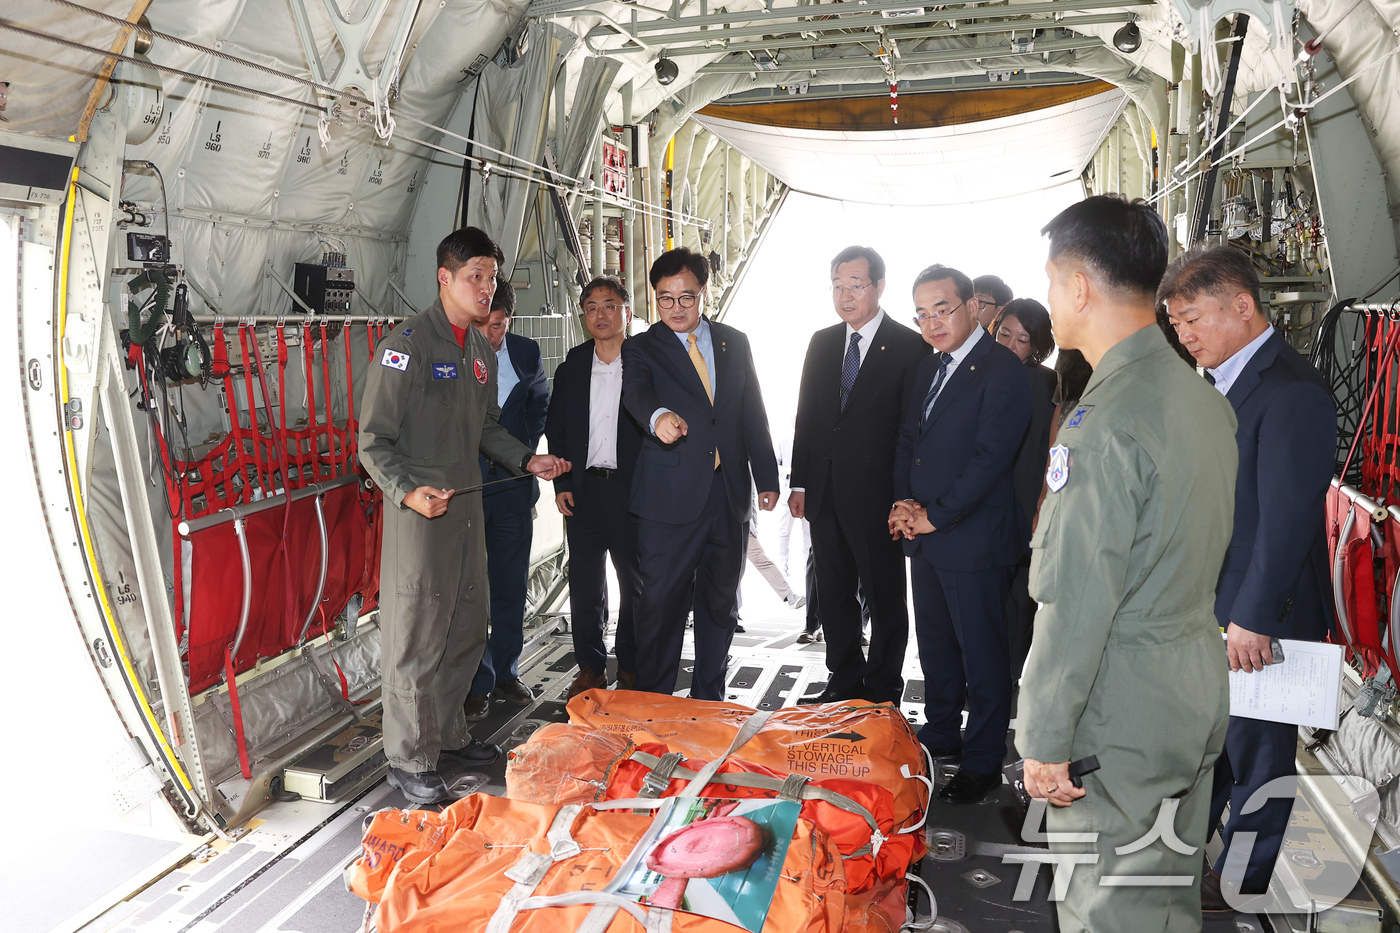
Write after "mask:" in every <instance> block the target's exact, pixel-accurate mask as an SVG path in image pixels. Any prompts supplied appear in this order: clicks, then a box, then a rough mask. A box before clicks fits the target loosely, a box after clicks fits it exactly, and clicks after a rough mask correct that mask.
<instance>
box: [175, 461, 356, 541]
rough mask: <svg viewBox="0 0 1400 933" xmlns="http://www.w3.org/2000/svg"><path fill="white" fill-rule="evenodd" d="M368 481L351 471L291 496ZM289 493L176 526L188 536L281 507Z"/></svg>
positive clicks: (294, 498) (304, 496) (233, 507)
mask: <svg viewBox="0 0 1400 933" xmlns="http://www.w3.org/2000/svg"><path fill="white" fill-rule="evenodd" d="M362 482H365V483H367V482H368V481H367V480H365V479H364V478H363V477H361V476H359V475H357V474H354V473H351V474H350V475H348V476H341V477H337V478H336V479H330V480H325V481H324V482H320V483H309V484H307V485H306V486H303V487H301V488H300V489H293V490H292V493H291V496H292V501H293V502H298V501H300V500H302V499H305V498H307V497H308V496H317V495H324V494H325V493H328V492H330V491H331V490H332V489H339V488H340V487H342V486H351V485H355V484H357V483H362ZM286 500H287V494H286V493H285V492H279V493H277V495H275V496H268V497H267V498H266V499H259V500H258V501H257V502H246V503H239V504H238V505H231V506H229V507H228V508H226V509H220V510H219V511H217V512H214V513H212V514H210V515H201V516H199V517H198V518H187V519H185V520H184V521H182V522H180V524H179V525H177V526H176V528H177V530H178V531H179V532H180V534H181V536H183V537H186V538H188V537H189V536H190V535H192V534H194V533H195V532H197V531H203V530H204V529H206V528H213V527H214V526H216V525H222V524H224V523H226V522H231V521H234V520H235V519H239V518H248V517H249V516H252V515H256V514H257V513H259V512H266V511H267V510H268V509H275V508H279V507H281V506H283V505H285V504H286Z"/></svg>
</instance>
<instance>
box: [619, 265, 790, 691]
mask: <svg viewBox="0 0 1400 933" xmlns="http://www.w3.org/2000/svg"><path fill="white" fill-rule="evenodd" d="M709 278H710V268H709V264H708V263H707V262H706V261H705V258H704V257H703V256H701V255H700V254H699V253H693V252H691V251H690V250H688V249H684V248H680V249H673V250H668V251H667V252H665V253H662V254H661V255H660V256H659V257H658V258H657V260H656V262H654V263H653V264H652V267H651V275H650V279H651V286H652V288H653V289H655V291H656V306H657V308H658V310H659V312H660V317H661V320H660V321H658V322H657V323H656V324H653V325H652V326H651V328H650V329H649V330H647V331H646V332H645V333H643V334H638V335H637V336H636V337H633V338H632V339H630V340H628V341H626V342H624V343H623V345H622V401H623V404H624V405H625V406H626V407H627V411H628V412H629V413H631V415H632V417H633V418H635V419H637V423H638V424H640V425H642V426H643V427H644V428H645V429H646V432H647V437H646V440H645V441H644V442H643V444H642V450H641V454H640V455H639V456H638V458H637V473H636V476H635V477H634V478H633V481H632V512H633V514H635V515H636V516H637V520H638V521H637V543H638V548H639V551H640V555H641V569H642V601H641V605H640V608H639V609H638V611H637V620H638V621H637V689H638V690H649V691H652V692H653V693H667V694H669V693H673V692H674V691H675V689H676V677H677V674H678V673H679V670H680V660H681V649H682V646H683V644H684V640H685V617H686V612H687V610H688V609H690V608H691V605H692V601H693V603H694V612H695V673H694V677H693V678H692V680H691V686H690V695H691V696H692V697H695V698H696V699H701V700H719V699H723V697H724V675H725V667H726V663H727V655H728V652H729V644H730V641H731V639H732V638H733V636H734V626H735V625H737V624H738V621H739V607H738V597H739V577H740V575H741V574H742V573H743V571H744V560H745V558H746V556H747V554H748V542H749V520H750V519H751V518H752V517H753V489H754V487H755V486H757V487H758V489H759V493H758V502H759V508H761V509H763V510H764V511H772V509H773V506H774V505H775V504H776V503H777V501H778V459H777V457H776V456H775V454H774V453H773V440H772V438H771V437H770V436H769V434H768V415H767V413H766V412H765V411H764V408H763V395H762V393H761V392H760V391H759V386H758V374H757V372H755V370H754V364H753V355H752V354H751V353H750V352H749V341H748V338H747V337H745V336H744V335H743V334H742V333H740V332H739V331H737V330H735V329H734V328H732V327H729V326H728V325H725V324H720V323H719V322H717V321H711V320H710V319H709V318H707V317H706V316H705V315H704V313H703V312H704V306H705V283H706V282H708V281H709Z"/></svg>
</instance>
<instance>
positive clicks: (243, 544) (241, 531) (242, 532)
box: [229, 515, 253, 658]
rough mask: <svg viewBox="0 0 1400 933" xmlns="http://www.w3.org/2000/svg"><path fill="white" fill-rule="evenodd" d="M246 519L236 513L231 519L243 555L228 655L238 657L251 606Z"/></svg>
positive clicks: (251, 576) (250, 578)
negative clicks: (240, 603) (240, 587)
mask: <svg viewBox="0 0 1400 933" xmlns="http://www.w3.org/2000/svg"><path fill="white" fill-rule="evenodd" d="M246 522H247V519H245V518H244V517H243V516H242V515H237V516H235V517H234V519H233V533H234V534H235V535H237V536H238V550H239V553H240V554H241V556H242V557H243V607H242V608H241V609H240V610H239V613H238V634H236V635H234V636H233V647H232V648H231V649H230V650H229V657H230V658H236V657H238V649H239V648H241V647H243V636H244V635H246V634H247V632H248V611H249V610H250V609H251V608H252V606H253V560H252V558H251V557H249V556H248V533H247V530H246V529H245V528H244V525H245V524H246Z"/></svg>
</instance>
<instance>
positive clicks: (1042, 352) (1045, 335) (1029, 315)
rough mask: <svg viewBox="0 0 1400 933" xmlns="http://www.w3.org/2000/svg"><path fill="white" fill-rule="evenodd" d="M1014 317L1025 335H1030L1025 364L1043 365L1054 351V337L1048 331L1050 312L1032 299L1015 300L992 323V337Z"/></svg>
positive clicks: (1008, 303)
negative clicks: (1005, 321) (1028, 353)
mask: <svg viewBox="0 0 1400 933" xmlns="http://www.w3.org/2000/svg"><path fill="white" fill-rule="evenodd" d="M1009 317H1014V318H1015V319H1016V320H1018V321H1020V322H1021V326H1022V327H1024V328H1025V329H1026V333H1028V334H1030V335H1031V355H1030V358H1029V359H1027V360H1026V362H1027V363H1032V364H1035V363H1043V362H1045V358H1046V357H1047V356H1049V355H1050V353H1051V351H1053V350H1054V349H1055V335H1054V333H1053V332H1052V331H1051V330H1050V312H1049V311H1046V310H1045V305H1043V304H1041V303H1040V302H1038V301H1036V300H1035V299H1034V298H1015V299H1012V300H1011V301H1008V302H1007V303H1006V307H1004V308H1002V309H1001V313H1000V314H998V315H997V319H996V320H995V321H993V322H992V336H993V337H995V336H996V333H997V331H998V330H999V329H1000V328H1001V322H1002V321H1004V320H1006V319H1007V318H1009Z"/></svg>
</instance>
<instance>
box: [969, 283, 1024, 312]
mask: <svg viewBox="0 0 1400 933" xmlns="http://www.w3.org/2000/svg"><path fill="white" fill-rule="evenodd" d="M972 290H973V291H975V292H981V293H982V294H984V295H990V296H992V300H993V301H995V302H996V303H997V304H999V305H1004V304H1006V303H1007V302H1009V301H1010V300H1011V299H1012V298H1014V297H1015V296H1014V295H1012V294H1011V286H1009V285H1007V284H1006V283H1005V282H1003V281H1002V280H1001V276H999V275H979V276H978V277H977V278H975V279H973V280H972ZM1023 323H1024V322H1023Z"/></svg>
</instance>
